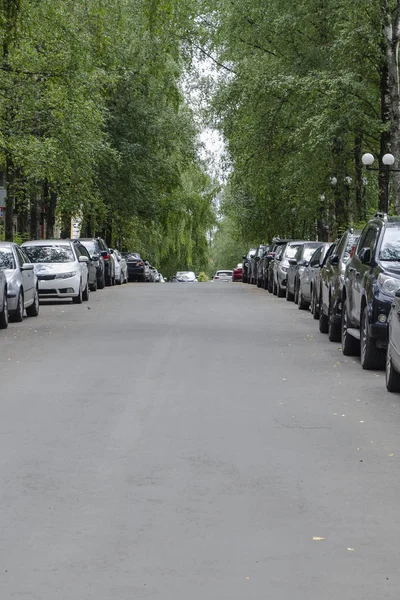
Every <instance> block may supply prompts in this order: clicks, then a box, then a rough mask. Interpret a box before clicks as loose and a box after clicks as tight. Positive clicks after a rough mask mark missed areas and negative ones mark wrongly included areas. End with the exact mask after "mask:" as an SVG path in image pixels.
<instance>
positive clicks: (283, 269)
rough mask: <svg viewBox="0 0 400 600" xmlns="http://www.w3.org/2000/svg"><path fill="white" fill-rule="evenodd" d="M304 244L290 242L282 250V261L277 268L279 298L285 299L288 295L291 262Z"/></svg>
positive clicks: (301, 242)
mask: <svg viewBox="0 0 400 600" xmlns="http://www.w3.org/2000/svg"><path fill="white" fill-rule="evenodd" d="M303 244H304V242H303V241H300V240H299V241H293V242H288V243H287V244H286V246H285V247H284V249H283V250H282V254H281V255H280V260H279V262H278V264H277V266H276V268H275V276H276V293H277V296H278V298H283V297H284V296H285V295H286V284H287V274H288V270H289V267H290V263H289V261H290V260H292V259H294V257H295V256H296V253H297V250H298V249H299V248H300V246H303Z"/></svg>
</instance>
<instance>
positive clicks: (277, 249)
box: [261, 238, 291, 294]
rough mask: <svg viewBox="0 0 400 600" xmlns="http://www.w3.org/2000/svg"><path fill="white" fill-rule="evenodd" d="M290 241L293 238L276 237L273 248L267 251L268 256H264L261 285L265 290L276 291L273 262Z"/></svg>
mask: <svg viewBox="0 0 400 600" xmlns="http://www.w3.org/2000/svg"><path fill="white" fill-rule="evenodd" d="M290 241H291V240H281V239H279V238H274V240H273V245H272V246H271V249H270V250H269V252H267V254H266V256H265V257H264V264H263V281H262V284H261V287H263V288H264V289H265V290H268V291H269V292H270V293H271V294H272V293H273V291H274V277H273V274H274V268H273V266H271V264H272V263H273V262H274V260H275V256H276V255H277V254H278V253H279V254H281V252H282V247H283V246H286V244H287V243H288V242H290Z"/></svg>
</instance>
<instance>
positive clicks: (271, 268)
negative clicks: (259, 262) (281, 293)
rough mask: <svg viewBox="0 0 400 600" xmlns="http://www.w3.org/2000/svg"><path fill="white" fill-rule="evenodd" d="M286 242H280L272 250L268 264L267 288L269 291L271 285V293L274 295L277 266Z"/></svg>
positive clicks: (276, 281) (276, 284) (276, 292)
mask: <svg viewBox="0 0 400 600" xmlns="http://www.w3.org/2000/svg"><path fill="white" fill-rule="evenodd" d="M285 248H286V244H281V245H280V246H278V247H277V248H276V251H274V252H273V257H272V258H271V259H270V261H269V265H268V276H267V282H268V283H267V290H268V291H270V289H271V285H272V293H273V295H274V296H277V294H278V267H279V264H280V261H281V258H282V255H283V253H284V251H285Z"/></svg>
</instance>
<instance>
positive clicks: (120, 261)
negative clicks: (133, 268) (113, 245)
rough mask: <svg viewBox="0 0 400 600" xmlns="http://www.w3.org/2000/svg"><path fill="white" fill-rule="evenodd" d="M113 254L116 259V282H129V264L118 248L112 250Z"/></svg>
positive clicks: (119, 283)
mask: <svg viewBox="0 0 400 600" xmlns="http://www.w3.org/2000/svg"><path fill="white" fill-rule="evenodd" d="M112 255H113V257H114V261H115V283H116V284H117V285H121V284H122V283H128V265H127V263H126V260H125V257H124V256H122V255H121V254H120V252H119V251H118V250H116V249H114V250H112Z"/></svg>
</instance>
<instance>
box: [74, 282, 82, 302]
mask: <svg viewBox="0 0 400 600" xmlns="http://www.w3.org/2000/svg"><path fill="white" fill-rule="evenodd" d="M82 300H83V299H82V289H81V286H80V285H79V294H78V295H77V296H74V297H73V298H72V302H73V303H74V304H82Z"/></svg>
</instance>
